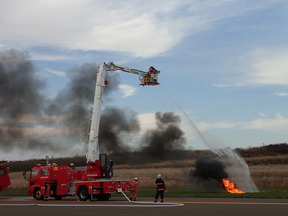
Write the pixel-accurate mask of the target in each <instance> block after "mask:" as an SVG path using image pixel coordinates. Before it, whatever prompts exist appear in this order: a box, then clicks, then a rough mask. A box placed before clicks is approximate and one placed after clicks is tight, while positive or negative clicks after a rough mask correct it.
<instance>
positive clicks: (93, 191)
mask: <svg viewBox="0 0 288 216" xmlns="http://www.w3.org/2000/svg"><path fill="white" fill-rule="evenodd" d="M118 70H120V71H123V72H127V73H132V74H136V75H139V77H140V85H143V86H155V85H159V83H158V74H159V73H160V71H157V70H156V69H155V68H154V67H152V66H151V67H150V68H149V70H148V71H147V72H144V71H141V70H137V69H132V68H129V67H125V66H121V65H117V64H114V63H113V62H108V63H101V64H99V65H98V71H97V76H96V87H95V94H94V103H93V111H92V118H91V125H90V132H89V140H88V148H87V154H86V159H87V164H86V167H84V168H79V167H74V166H73V165H70V166H67V165H63V166H59V165H57V164H46V165H45V166H42V165H40V164H36V165H35V166H34V167H33V168H32V170H31V172H30V176H29V195H30V196H33V197H34V198H35V199H37V200H42V199H44V198H47V197H54V198H55V199H62V198H63V197H65V196H78V197H79V200H83V201H84V200H87V199H99V200H107V199H109V198H110V197H111V193H118V192H119V191H122V192H130V181H127V180H113V179H112V177H113V161H111V160H108V159H107V156H106V154H100V151H99V125H100V112H101V105H102V103H103V100H102V97H103V91H104V89H105V86H106V85H107V81H106V80H105V76H106V72H109V71H118Z"/></svg>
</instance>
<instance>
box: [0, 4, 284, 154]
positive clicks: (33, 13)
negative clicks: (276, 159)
mask: <svg viewBox="0 0 288 216" xmlns="http://www.w3.org/2000/svg"><path fill="white" fill-rule="evenodd" d="M140 5H141V6H140ZM287 23H288V4H287V1H285V0H262V1H248V0H217V1H211V0H153V1H152V0H145V1H144V0H122V1H116V0H110V1H109V0H105V1H103V0H61V1H56V0H49V1H48V0H25V1H22V0H9V1H6V0H0V25H1V30H0V49H1V50H9V49H18V50H25V51H27V52H29V54H30V57H31V60H32V61H33V63H34V65H35V67H36V70H37V76H39V78H41V79H45V80H46V82H47V86H46V89H45V92H46V94H47V95H48V96H49V97H51V98H53V97H55V96H56V95H57V93H58V92H59V91H60V90H61V89H63V88H65V86H66V85H67V83H68V82H69V69H71V68H73V67H75V66H79V65H82V64H84V63H87V62H89V63H100V62H110V61H113V62H115V63H119V64H122V65H125V66H128V67H133V68H137V69H140V70H144V71H146V70H147V69H148V68H149V67H150V66H151V65H153V66H154V67H155V68H157V69H158V70H160V71H161V74H160V76H159V82H160V83H161V87H160V86H156V87H145V88H142V87H139V86H138V77H137V76H135V75H132V74H126V73H124V72H119V77H120V82H121V85H120V90H119V91H118V92H114V93H113V100H111V101H109V102H107V104H108V105H113V106H118V107H123V108H125V107H129V108H131V109H133V110H134V111H135V112H136V113H137V114H138V117H139V119H140V122H141V127H142V129H143V130H145V129H148V128H151V127H153V125H154V124H155V123H154V113H155V112H159V111H160V112H175V113H177V114H179V115H181V116H182V125H181V127H182V129H183V130H184V131H185V134H186V138H187V145H186V147H187V148H189V149H206V148H207V146H206V145H205V144H204V143H202V142H201V140H199V137H197V134H196V133H195V131H194V130H193V127H191V124H190V120H192V121H193V123H195V124H196V125H197V127H198V128H199V130H200V131H201V133H202V134H203V135H204V136H205V137H206V138H207V140H209V142H210V143H212V145H214V146H219V147H223V146H229V147H231V148H236V147H238V148H246V147H252V146H261V145H263V144H273V143H282V142H287V140H288V135H287V130H288V109H287V105H288V103H287V99H288V61H287V59H288V51H287V50H288V49H287V46H288V45H287V44H288V37H287V35H288V25H287ZM162 88H164V89H165V90H166V91H167V92H169V94H170V95H171V96H172V97H173V98H174V99H175V100H176V101H177V102H178V104H179V105H180V106H181V108H182V109H183V110H184V111H185V113H186V114H188V115H189V117H190V120H189V119H187V118H186V117H185V115H184V114H183V113H182V112H181V110H180V109H179V108H178V107H177V106H176V105H175V104H174V103H173V102H172V101H171V100H170V98H169V97H167V95H166V94H165V92H164V91H163V89H162ZM9 154H10V153H9ZM13 154H15V153H13ZM11 155H12V153H11ZM0 156H2V157H4V156H3V155H1V154H0ZM6 156H7V155H6ZM8 157H10V156H8ZM11 158H13V157H12V156H11ZM0 159H1V157H0ZM8 159H9V158H8Z"/></svg>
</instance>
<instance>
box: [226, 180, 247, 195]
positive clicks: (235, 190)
mask: <svg viewBox="0 0 288 216" xmlns="http://www.w3.org/2000/svg"><path fill="white" fill-rule="evenodd" d="M222 183H223V185H224V188H225V189H226V191H228V192H229V193H239V194H241V193H245V192H244V191H242V190H241V189H239V188H237V187H236V183H235V182H233V181H231V180H229V179H227V178H223V179H222Z"/></svg>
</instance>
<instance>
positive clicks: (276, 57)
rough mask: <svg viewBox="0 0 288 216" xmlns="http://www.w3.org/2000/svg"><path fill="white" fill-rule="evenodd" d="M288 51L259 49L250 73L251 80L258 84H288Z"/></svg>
mask: <svg viewBox="0 0 288 216" xmlns="http://www.w3.org/2000/svg"><path fill="white" fill-rule="evenodd" d="M287 59H288V52H286V51H285V52H282V51H268V50H267V51H257V52H256V53H255V54H254V62H253V63H252V69H254V73H251V74H250V77H251V79H252V80H251V82H253V83H256V84H264V85H265V84H269V85H271V84H272V85H287V84H288V61H287Z"/></svg>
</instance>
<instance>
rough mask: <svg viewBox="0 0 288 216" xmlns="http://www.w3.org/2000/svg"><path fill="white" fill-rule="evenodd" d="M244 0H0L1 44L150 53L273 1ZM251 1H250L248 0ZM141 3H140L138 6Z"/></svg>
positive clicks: (158, 52)
mask: <svg viewBox="0 0 288 216" xmlns="http://www.w3.org/2000/svg"><path fill="white" fill-rule="evenodd" d="M274 2H275V1H272V0H271V1H265V2H258V1H257V2H251V1H248V0H247V1H244V0H241V1H240V0H234V1H231V0H218V1H211V0H202V1H198V0H138V1H134V0H123V1H116V0H110V1H103V0H61V1H56V0H49V1H47V0H25V1H23V0H9V1H1V7H0V13H1V19H0V25H1V28H2V29H5V31H2V32H1V35H0V43H1V44H3V45H5V44H13V46H19V47H23V48H27V47H31V46H56V47H64V48H68V49H81V50H106V51H116V52H126V53H129V54H131V55H133V56H136V57H152V56H156V55H159V54H163V53H165V52H167V51H168V50H169V49H170V48H172V47H173V46H175V45H176V44H177V43H179V42H180V41H181V40H182V39H183V38H184V37H185V36H187V35H188V34H193V33H197V32H199V31H203V30H205V29H207V28H210V27H211V24H212V23H213V22H215V21H218V20H221V19H224V18H229V17H232V16H239V15H241V14H243V13H245V12H247V11H250V10H255V9H258V8H262V7H266V6H269V5H270V4H272V3H274ZM248 3H249V4H248ZM139 5H141V6H139Z"/></svg>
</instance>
